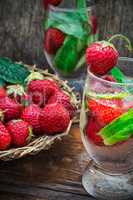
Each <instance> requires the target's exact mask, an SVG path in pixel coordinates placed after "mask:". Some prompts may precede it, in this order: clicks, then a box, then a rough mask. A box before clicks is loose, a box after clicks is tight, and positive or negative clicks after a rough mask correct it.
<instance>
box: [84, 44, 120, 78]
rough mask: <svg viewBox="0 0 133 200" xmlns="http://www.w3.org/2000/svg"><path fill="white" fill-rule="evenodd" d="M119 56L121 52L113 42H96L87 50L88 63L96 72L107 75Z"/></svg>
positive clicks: (92, 70)
mask: <svg viewBox="0 0 133 200" xmlns="http://www.w3.org/2000/svg"><path fill="white" fill-rule="evenodd" d="M118 56H119V53H118V51H117V50H116V48H115V47H114V45H113V44H112V43H110V42H107V41H99V42H94V43H92V44H91V45H90V46H89V47H88V48H87V50H86V63H87V65H89V67H90V70H91V72H93V73H94V74H96V75H105V74H106V73H107V72H108V71H110V70H111V69H112V68H113V67H114V66H115V65H116V63H117V61H118Z"/></svg>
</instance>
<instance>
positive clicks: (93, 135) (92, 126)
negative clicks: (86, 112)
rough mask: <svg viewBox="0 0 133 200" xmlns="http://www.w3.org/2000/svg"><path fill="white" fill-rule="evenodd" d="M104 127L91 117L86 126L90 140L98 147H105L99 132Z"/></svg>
mask: <svg viewBox="0 0 133 200" xmlns="http://www.w3.org/2000/svg"><path fill="white" fill-rule="evenodd" d="M101 128H102V126H101V125H100V124H98V122H97V121H96V119H95V117H94V116H91V117H90V118H89V120H88V123H87V126H86V134H87V137H88V139H91V140H92V141H93V142H94V143H95V144H96V145H103V140H102V138H101V136H100V135H98V132H99V131H100V129H101Z"/></svg>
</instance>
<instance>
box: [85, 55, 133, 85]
mask: <svg viewBox="0 0 133 200" xmlns="http://www.w3.org/2000/svg"><path fill="white" fill-rule="evenodd" d="M118 60H120V61H129V62H133V58H128V57H119V59H118ZM87 74H89V76H91V77H93V78H95V79H96V80H98V81H100V82H102V83H104V84H108V85H112V86H115V85H116V86H121V87H124V86H133V83H118V82H113V81H108V80H104V79H102V78H101V77H98V76H97V75H95V74H93V73H92V72H91V71H90V69H89V67H88V68H87Z"/></svg>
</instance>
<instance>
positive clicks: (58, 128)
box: [40, 103, 70, 135]
mask: <svg viewBox="0 0 133 200" xmlns="http://www.w3.org/2000/svg"><path fill="white" fill-rule="evenodd" d="M69 122H70V116H69V112H68V111H67V110H66V109H65V108H64V107H63V106H62V105H61V104H59V103H54V104H47V105H46V106H45V108H44V109H43V111H42V112H41V114H40V125H41V128H42V131H43V132H44V133H46V134H48V135H52V134H56V133H62V132H64V131H65V130H66V129H67V127H68V125H69Z"/></svg>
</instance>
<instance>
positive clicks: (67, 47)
mask: <svg viewBox="0 0 133 200" xmlns="http://www.w3.org/2000/svg"><path fill="white" fill-rule="evenodd" d="M55 1H56V0H54V1H50V0H49V2H51V4H50V3H49V6H47V5H45V8H47V15H46V18H45V23H44V29H45V35H44V52H45V56H46V58H47V61H48V63H49V65H50V66H51V68H52V69H53V70H54V72H55V73H56V74H57V75H59V76H60V77H61V78H62V79H66V80H68V81H69V83H70V85H72V86H75V87H76V89H77V91H79V92H81V91H82V86H83V83H84V77H85V70H86V67H85V50H86V48H87V46H88V45H89V44H90V43H91V42H93V41H95V40H96V38H97V37H98V23H97V17H96V12H95V8H94V5H93V4H92V3H91V2H92V1H88V0H72V1H70V2H69V3H68V1H61V0H60V1H58V5H57V4H55ZM44 2H45V0H44ZM47 2H48V0H47V1H46V2H45V3H47ZM56 2H57V1H56ZM55 5H56V6H55Z"/></svg>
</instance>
